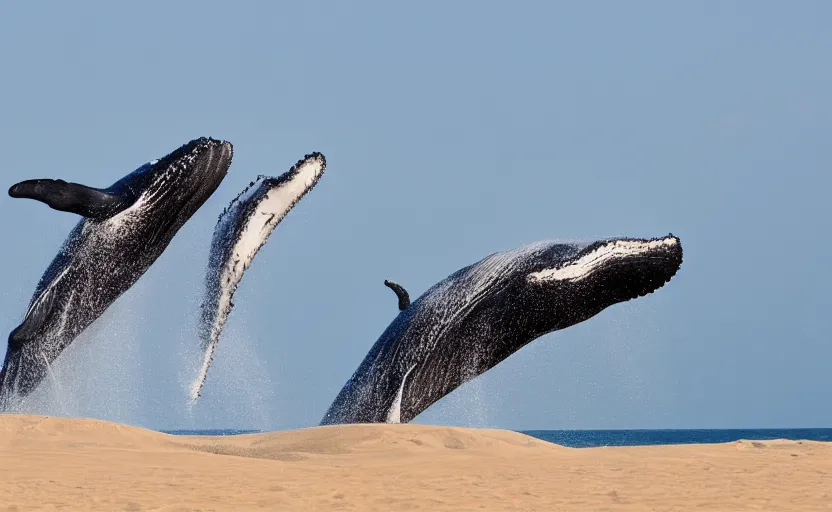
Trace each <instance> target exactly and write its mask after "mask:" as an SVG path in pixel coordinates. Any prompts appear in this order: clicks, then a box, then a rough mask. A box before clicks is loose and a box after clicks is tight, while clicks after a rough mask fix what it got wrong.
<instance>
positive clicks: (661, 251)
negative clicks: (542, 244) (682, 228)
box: [515, 234, 682, 332]
mask: <svg viewBox="0 0 832 512" xmlns="http://www.w3.org/2000/svg"><path fill="white" fill-rule="evenodd" d="M681 264H682V244H681V241H680V240H679V238H678V237H676V236H673V235H672V234H671V235H668V236H666V237H662V238H654V239H640V238H612V239H607V240H600V241H597V242H593V243H590V244H558V245H554V246H552V247H550V248H549V249H548V250H545V251H543V252H541V253H539V254H537V255H536V256H534V257H532V258H531V261H530V262H529V269H528V271H526V272H525V273H524V275H522V276H515V278H516V277H520V278H521V279H520V280H519V282H518V283H517V286H519V287H520V288H522V289H523V293H518V297H519V298H520V302H521V303H522V307H523V308H524V309H525V310H526V311H528V312H529V313H528V314H531V315H532V316H533V317H534V321H533V322H532V323H534V324H535V326H534V330H535V331H538V330H541V331H543V332H550V331H553V330H557V329H563V328H566V327H569V326H571V325H574V324H576V323H579V322H582V321H584V320H586V319H588V318H591V317H593V316H595V315H597V314H598V313H600V312H601V311H603V310H604V309H606V308H607V307H609V306H612V305H614V304H617V303H619V302H625V301H628V300H632V299H635V298H638V297H642V296H644V295H647V294H650V293H652V292H654V291H656V290H657V289H659V288H661V287H662V286H663V285H664V284H665V283H667V282H668V281H670V279H671V278H672V277H673V276H674V275H675V274H676V272H677V271H678V269H679V267H680V266H681Z"/></svg>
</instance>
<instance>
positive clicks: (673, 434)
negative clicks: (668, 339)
mask: <svg viewBox="0 0 832 512" xmlns="http://www.w3.org/2000/svg"><path fill="white" fill-rule="evenodd" d="M165 433H166V434H174V435H189V436H234V435H241V434H256V433H258V431H257V430H169V431H165ZM521 433H523V434H526V435H529V436H532V437H536V438H538V439H542V440H544V441H549V442H550V443H555V444H559V445H562V446H569V447H572V448H592V447H596V446H646V445H660V444H711V443H731V442H734V441H739V440H740V439H747V440H752V441H764V440H766V439H792V440H795V441H797V440H807V441H832V428H785V429H729V430H724V429H719V430H526V431H521Z"/></svg>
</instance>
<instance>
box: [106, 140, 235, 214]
mask: <svg viewBox="0 0 832 512" xmlns="http://www.w3.org/2000/svg"><path fill="white" fill-rule="evenodd" d="M233 154H234V149H233V146H232V145H231V143H230V142H226V141H220V140H216V139H211V138H207V137H201V138H199V139H195V140H192V141H190V142H188V143H187V144H185V145H183V146H181V147H180V148H178V149H176V150H175V151H173V152H171V153H170V154H168V155H165V156H163V157H162V158H159V159H158V160H153V161H151V162H148V163H146V164H144V165H142V166H141V167H139V168H138V169H136V170H135V171H133V172H132V173H130V174H129V175H127V176H125V177H124V178H122V179H121V180H119V181H117V182H116V183H115V184H113V185H112V186H111V187H110V188H109V189H107V191H108V192H112V193H115V194H121V195H124V194H127V195H130V196H132V199H133V200H134V202H136V203H138V204H139V205H141V206H144V207H148V206H151V205H153V206H155V207H157V208H165V209H166V210H169V209H170V208H179V209H183V210H186V211H187V212H189V213H190V214H192V213H193V211H194V207H195V206H196V207H199V206H201V205H202V204H203V203H204V202H205V201H206V200H207V199H208V197H210V196H211V194H213V193H214V191H216V189H217V188H218V187H219V185H220V183H222V181H223V179H225V176H226V175H227V174H228V169H229V167H230V166H231V159H232V157H233Z"/></svg>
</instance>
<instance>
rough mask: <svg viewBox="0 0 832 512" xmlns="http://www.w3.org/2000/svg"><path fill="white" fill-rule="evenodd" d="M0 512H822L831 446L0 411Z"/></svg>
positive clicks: (831, 485) (831, 503) (829, 482)
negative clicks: (216, 430) (626, 442)
mask: <svg viewBox="0 0 832 512" xmlns="http://www.w3.org/2000/svg"><path fill="white" fill-rule="evenodd" d="M5 510H9V511H13V510H19V511H25V510H79V511H84V510H106V511H113V510H129V511H139V510H171V511H173V510H176V511H178V510H202V511H208V510H217V511H219V510H240V511H246V510H291V511H295V510H316V511H317V510H321V511H323V510H360V511H370V510H385V511H387V510H393V511H399V510H430V511H438V510H454V511H464V510H501V511H509V510H518V511H534V510H545V511H559V510H580V511H594V510H615V511H619V510H622V511H627V510H719V511H735V510H783V511H804V510H825V511H832V444H827V443H817V442H807V441H766V442H747V441H740V442H737V443H730V444H722V445H683V446H645V447H615V448H589V449H586V448H584V449H574V448H564V447H561V446H557V445H553V444H549V443H545V442H543V441H538V440H536V439H533V438H531V437H527V436H525V435H522V434H517V433H513V432H508V431H501V430H479V429H466V428H448V427H431V426H421V425H351V426H338V427H320V428H310V429H304V430H295V431H286V432H275V433H267V434H256V435H247V436H238V437H213V438H204V437H180V436H170V435H166V434H161V433H158V432H153V431H149V430H144V429H141V428H136V427H129V426H125V425H119V424H116V423H109V422H104V421H97V420H86V419H69V418H54V417H42V416H20V415H0V511H5Z"/></svg>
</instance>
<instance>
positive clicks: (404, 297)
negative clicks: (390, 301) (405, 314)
mask: <svg viewBox="0 0 832 512" xmlns="http://www.w3.org/2000/svg"><path fill="white" fill-rule="evenodd" d="M384 286H386V287H388V288H390V289H391V290H393V292H394V293H395V294H396V297H398V298H399V311H404V310H405V309H407V308H409V307H410V295H408V294H407V290H405V289H404V287H403V286H402V285H400V284H398V283H394V282H393V281H388V280H386V279H385V280H384Z"/></svg>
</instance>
